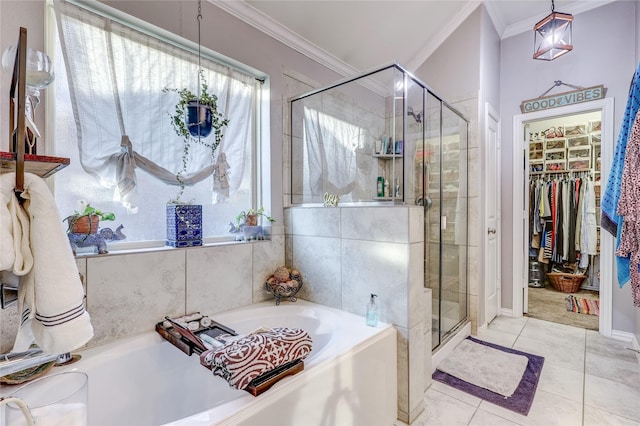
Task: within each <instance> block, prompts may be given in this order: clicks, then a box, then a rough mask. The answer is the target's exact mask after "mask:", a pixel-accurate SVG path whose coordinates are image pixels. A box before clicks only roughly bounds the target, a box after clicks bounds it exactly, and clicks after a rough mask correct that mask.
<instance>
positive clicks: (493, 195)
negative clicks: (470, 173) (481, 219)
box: [484, 103, 500, 324]
mask: <svg viewBox="0 0 640 426" xmlns="http://www.w3.org/2000/svg"><path fill="white" fill-rule="evenodd" d="M499 128H500V126H499V123H498V114H497V113H496V112H495V111H494V109H493V108H492V107H491V105H489V104H488V103H487V104H485V153H486V155H485V164H484V169H485V172H486V177H487V179H486V185H485V188H484V200H485V224H486V229H485V233H484V236H485V238H484V253H485V265H484V294H485V320H486V323H487V324H488V323H490V322H491V320H492V319H493V318H495V316H496V315H497V314H498V312H499V309H500V272H499V271H500V255H499V254H500V244H499V238H498V230H499V229H500V226H499V224H500V192H499V191H500V168H499V167H498V164H499V162H498V158H499V153H500V151H499V150H500V137H499V131H498V129H499Z"/></svg>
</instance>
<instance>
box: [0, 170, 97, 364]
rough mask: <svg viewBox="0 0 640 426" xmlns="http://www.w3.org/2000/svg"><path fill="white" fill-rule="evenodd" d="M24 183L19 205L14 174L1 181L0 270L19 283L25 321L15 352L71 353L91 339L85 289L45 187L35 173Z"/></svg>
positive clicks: (43, 182)
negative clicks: (33, 345) (35, 348)
mask: <svg viewBox="0 0 640 426" xmlns="http://www.w3.org/2000/svg"><path fill="white" fill-rule="evenodd" d="M24 178H25V179H24V180H25V185H24V186H25V188H24V192H23V193H22V198H24V199H25V201H24V202H23V203H22V205H20V204H19V202H18V198H17V197H16V196H15V195H14V192H13V189H14V187H15V173H5V174H2V175H0V194H2V196H1V199H2V206H0V223H1V226H0V237H1V238H2V239H1V240H0V241H2V249H1V251H2V255H1V256H0V259H2V265H1V266H2V270H3V271H7V272H10V273H13V274H14V275H16V276H18V277H19V286H18V312H20V314H21V317H22V318H21V322H20V324H19V326H18V334H17V336H16V340H15V343H14V347H13V351H14V352H21V351H25V350H27V349H28V348H29V345H31V343H33V342H34V341H35V343H36V344H37V345H38V346H39V347H40V348H42V350H43V351H45V352H46V353H49V354H52V355H56V354H60V353H65V352H70V351H73V350H75V349H77V348H79V347H81V346H82V345H84V344H85V343H87V342H88V341H89V340H90V339H91V337H93V327H92V326H91V319H90V317H89V313H88V312H86V310H85V306H84V291H83V288H82V283H81V282H80V276H79V274H78V268H77V266H76V263H75V259H74V257H73V253H72V251H71V246H70V245H69V240H68V238H67V235H66V232H65V229H64V226H63V224H62V220H61V219H60V216H59V214H58V209H57V206H56V203H55V200H54V198H53V195H52V194H51V192H50V191H49V188H48V187H47V184H46V183H45V181H44V180H42V179H41V178H40V177H38V176H36V175H33V174H31V173H25V176H24ZM29 258H32V264H31V265H29V261H28V259H29ZM12 259H13V260H12ZM29 266H30V267H29Z"/></svg>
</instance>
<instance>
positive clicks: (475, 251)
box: [468, 247, 484, 296]
mask: <svg viewBox="0 0 640 426" xmlns="http://www.w3.org/2000/svg"><path fill="white" fill-rule="evenodd" d="M468 256H469V257H468V262H469V263H468V268H469V275H468V280H469V294H473V295H474V296H479V295H480V293H481V292H480V286H481V285H483V284H484V277H482V276H480V249H479V248H478V247H469V255H468ZM482 290H483V291H482V294H484V289H482Z"/></svg>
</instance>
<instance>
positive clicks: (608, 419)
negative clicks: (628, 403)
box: [584, 405, 640, 426]
mask: <svg viewBox="0 0 640 426" xmlns="http://www.w3.org/2000/svg"><path fill="white" fill-rule="evenodd" d="M584 426H640V422H635V421H633V420H631V419H627V418H624V417H620V416H617V415H615V414H612V413H609V412H607V411H604V410H601V409H599V408H595V407H591V406H589V405H585V406H584Z"/></svg>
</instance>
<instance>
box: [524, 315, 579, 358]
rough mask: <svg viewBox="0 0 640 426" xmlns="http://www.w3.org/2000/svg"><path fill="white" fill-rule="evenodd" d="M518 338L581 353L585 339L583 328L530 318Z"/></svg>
mask: <svg viewBox="0 0 640 426" xmlns="http://www.w3.org/2000/svg"><path fill="white" fill-rule="evenodd" d="M520 336H521V337H526V338H529V339H536V340H539V341H543V342H545V343H555V344H556V345H557V346H563V347H571V348H576V349H580V350H583V351H584V347H585V339H586V337H585V336H586V334H585V330H584V329H583V328H578V327H572V326H568V325H564V324H558V323H554V322H549V321H542V320H539V319H536V318H530V319H529V321H527V324H526V325H525V327H524V328H523V330H522V332H521V333H520Z"/></svg>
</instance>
